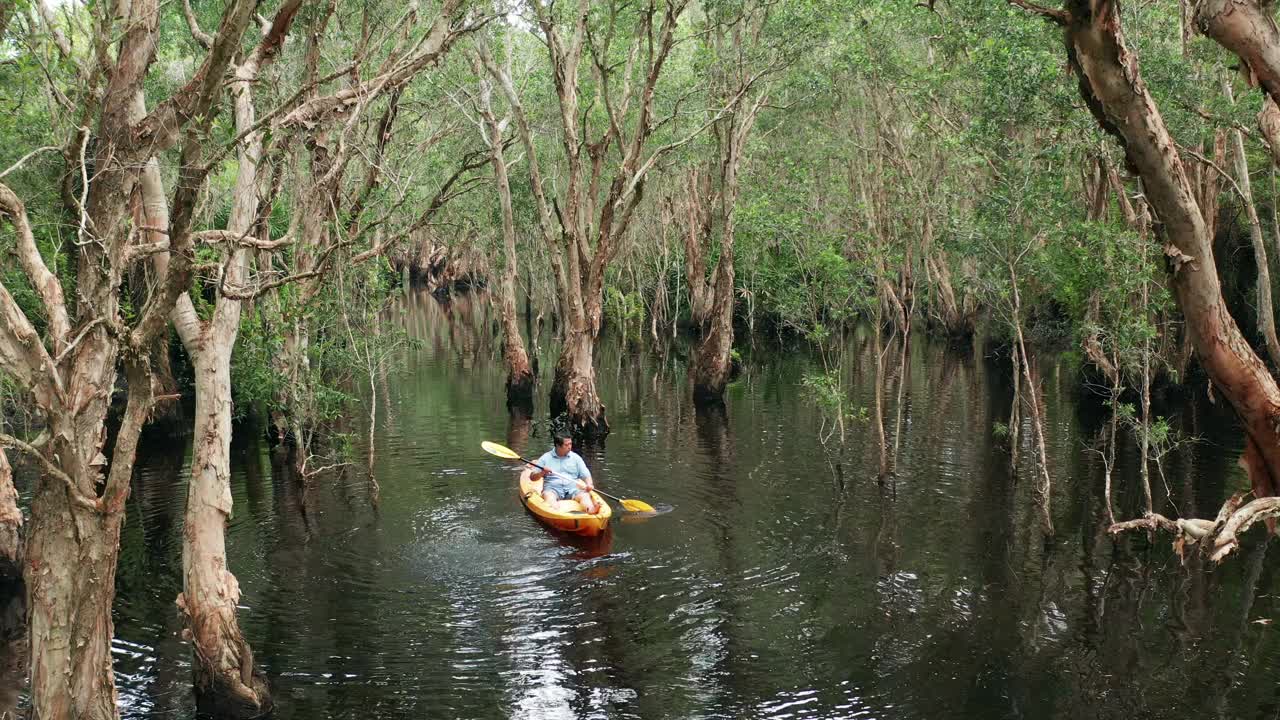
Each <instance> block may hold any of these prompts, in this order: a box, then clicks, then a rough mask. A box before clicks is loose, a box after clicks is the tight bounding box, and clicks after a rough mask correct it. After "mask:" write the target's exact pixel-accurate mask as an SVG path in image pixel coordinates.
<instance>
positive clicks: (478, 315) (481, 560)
mask: <svg viewBox="0 0 1280 720" xmlns="http://www.w3.org/2000/svg"><path fill="white" fill-rule="evenodd" d="M485 313H486V308H485V307H484V303H483V301H482V300H481V299H479V298H469V297H463V298H459V299H456V300H455V301H454V302H452V303H450V304H448V305H441V304H440V303H439V302H437V301H436V300H435V299H433V298H431V297H430V296H426V295H413V296H411V297H408V298H406V299H405V301H404V302H403V304H402V305H401V306H399V307H397V308H396V315H397V316H398V317H402V318H403V322H404V324H405V327H406V328H408V331H409V333H410V335H411V336H412V337H414V338H415V339H416V341H417V342H415V343H414V344H413V345H412V346H411V347H409V348H408V349H406V351H405V358H404V363H403V366H402V367H401V368H398V369H395V370H393V371H391V372H390V373H388V375H387V376H386V377H385V378H383V379H380V380H379V381H378V382H377V383H375V384H376V386H377V391H376V394H377V396H378V398H377V399H378V403H379V410H378V418H379V426H378V429H377V432H376V441H375V448H374V449H375V451H376V455H375V457H376V460H375V462H374V465H373V471H374V479H375V480H376V490H375V486H374V484H373V483H371V482H370V478H369V476H368V474H367V472H366V469H365V467H364V464H363V462H362V461H361V456H363V455H364V453H365V451H366V448H365V447H364V446H363V445H362V443H361V442H360V440H359V439H360V438H363V437H364V434H365V432H366V429H367V425H366V424H365V423H366V422H367V420H365V418H366V417H367V414H368V409H367V403H368V401H369V399H370V398H369V396H368V393H366V394H365V397H364V398H363V400H364V402H365V403H366V405H364V406H358V407H355V408H353V409H352V413H351V415H352V419H351V427H352V432H353V436H354V437H355V438H357V440H356V448H357V453H356V454H357V457H356V458H355V461H354V464H353V465H352V466H351V467H349V468H347V469H346V470H345V471H343V472H341V473H332V474H325V475H322V476H319V477H317V478H315V479H314V480H313V481H312V483H311V484H310V485H307V486H305V487H303V486H300V485H299V484H298V483H296V482H295V481H294V480H293V479H292V478H290V477H289V476H288V475H287V474H286V473H285V472H284V471H283V468H282V467H281V466H280V464H279V463H280V461H279V460H276V459H273V457H272V453H271V451H270V450H269V448H268V447H267V446H266V444H265V443H263V442H260V441H259V440H258V438H257V435H258V433H255V432H252V431H245V432H240V433H239V434H238V435H237V439H236V442H235V445H234V453H233V454H234V457H235V466H234V468H233V476H232V491H233V495H234V500H235V518H234V520H233V522H232V524H231V526H230V528H229V530H228V535H229V538H228V548H229V552H230V561H231V564H232V570H233V571H234V572H235V574H236V575H237V577H238V578H239V581H240V584H241V588H242V590H243V599H242V611H241V621H242V623H243V627H244V629H245V631H246V634H247V636H248V637H249V638H250V640H251V642H252V643H253V646H254V649H255V651H256V653H257V657H258V660H259V662H260V663H261V664H262V665H263V666H264V667H265V668H266V670H267V671H268V673H269V675H270V678H271V682H272V684H273V686H274V688H275V692H276V698H277V708H278V709H277V711H276V713H275V717H277V718H288V719H290V720H292V719H295V718H296V719H302V718H307V719H312V718H357V717H359V718H371V717H377V718H506V717H520V718H855V717H858V718H861V717H866V718H941V717H945V718H975V719H976V718H983V719H987V718H1024V717H1025V718H1078V717H1094V718H1126V719H1129V718H1137V717H1142V718H1175V717H1176V718H1185V717H1188V716H1196V715H1199V714H1200V713H1211V714H1212V716H1213V717H1232V718H1261V717H1268V718H1270V717H1274V716H1275V715H1276V713H1277V712H1280V686H1278V685H1277V684H1276V683H1275V680H1274V678H1275V676H1276V674H1277V672H1280V648H1278V647H1277V642H1276V638H1277V634H1278V633H1280V627H1277V625H1280V623H1277V624H1276V625H1273V624H1268V622H1265V621H1268V620H1269V619H1270V618H1271V617H1272V616H1273V615H1274V614H1275V611H1276V605H1275V597H1276V595H1277V593H1280V578H1278V577H1277V573H1276V572H1275V570H1276V567H1277V564H1278V563H1280V552H1275V551H1273V552H1271V553H1267V549H1266V545H1265V544H1264V543H1262V542H1261V538H1262V535H1261V533H1258V532H1255V533H1252V534H1251V535H1250V536H1249V538H1248V541H1247V542H1246V543H1245V550H1244V553H1243V554H1242V555H1241V556H1239V557H1236V558H1234V559H1233V560H1231V561H1230V562H1228V563H1227V564H1226V565H1225V566H1223V567H1222V568H1219V569H1216V570H1213V571H1211V572H1205V571H1202V570H1199V569H1194V568H1192V569H1183V568H1181V567H1180V565H1179V560H1178V558H1177V556H1176V555H1174V554H1173V552H1172V551H1171V549H1170V547H1169V543H1168V539H1167V538H1165V537H1156V538H1154V540H1152V541H1149V540H1148V539H1147V537H1146V536H1145V535H1133V536H1130V537H1126V538H1124V539H1122V540H1121V541H1119V542H1117V543H1113V542H1112V540H1111V539H1109V538H1107V537H1106V536H1105V534H1104V532H1103V526H1102V525H1101V516H1102V496H1101V488H1102V463H1101V462H1100V460H1099V458H1098V456H1097V455H1096V454H1095V453H1092V452H1090V451H1089V450H1088V448H1089V447H1090V446H1091V445H1092V444H1093V443H1094V442H1095V441H1096V433H1097V431H1098V429H1099V427H1100V423H1101V421H1102V419H1101V417H1099V413H1100V411H1099V410H1098V409H1097V408H1096V407H1095V406H1094V405H1093V404H1092V403H1085V402H1081V401H1080V399H1079V398H1078V395H1077V391H1076V390H1075V388H1076V387H1077V386H1078V382H1077V380H1076V378H1074V377H1073V376H1072V375H1070V374H1069V373H1068V371H1066V370H1065V369H1063V367H1060V366H1058V365H1056V364H1055V363H1054V362H1053V361H1050V360H1046V361H1045V362H1044V367H1043V374H1044V381H1045V390H1046V393H1045V394H1046V406H1047V408H1046V409H1047V420H1048V428H1047V433H1048V439H1049V449H1048V451H1049V456H1050V462H1051V465H1052V467H1051V474H1052V476H1053V479H1054V490H1053V497H1052V500H1053V518H1054V522H1055V524H1056V526H1057V530H1058V536H1057V538H1056V539H1055V540H1054V541H1053V542H1052V543H1049V544H1047V545H1046V544H1045V543H1044V542H1043V541H1042V540H1041V537H1040V532H1039V526H1038V522H1037V516H1036V512H1035V509H1034V507H1033V505H1032V500H1031V495H1030V488H1031V486H1032V482H1031V476H1030V475H1029V474H1027V473H1026V471H1024V476H1023V477H1021V478H1015V477H1011V476H1010V474H1009V472H1008V470H1007V455H1006V454H1005V453H1004V452H1003V451H1002V450H1001V449H1000V447H999V445H998V443H997V441H996V439H995V438H994V437H993V433H992V427H993V424H994V423H996V422H998V421H1003V420H1004V419H1005V418H1006V416H1007V408H1008V402H1009V397H1008V389H1007V386H1008V383H1007V381H1006V376H1007V367H1005V366H1002V365H1001V364H1000V363H999V362H998V361H994V360H992V359H991V358H989V357H986V354H985V353H983V351H982V349H981V348H979V352H978V353H977V354H976V355H975V353H974V352H972V351H971V350H967V351H954V350H949V349H947V348H945V347H943V346H941V345H937V344H932V343H930V342H928V341H926V340H925V339H924V338H923V337H920V338H917V339H916V340H915V341H914V342H913V343H912V345H911V347H910V352H909V355H908V358H907V362H906V363H905V372H899V370H898V364H897V361H896V360H893V361H891V362H889V363H888V365H889V366H890V368H891V369H892V371H893V374H894V377H893V378H891V383H890V388H891V390H892V392H891V393H890V395H891V397H890V402H889V405H888V412H889V414H888V424H889V431H890V438H891V441H892V440H893V439H894V438H895V433H894V430H895V427H896V425H897V424H898V423H897V404H896V397H897V389H898V384H897V383H899V382H901V383H902V397H903V402H902V405H901V409H902V412H901V417H902V420H901V423H900V425H901V431H900V433H899V434H897V435H896V437H897V439H898V442H899V451H898V460H897V472H896V475H895V477H894V478H893V480H892V481H891V482H889V483H886V484H884V485H881V484H879V483H877V482H876V468H877V462H878V457H879V456H878V450H877V447H876V445H875V440H874V437H875V435H874V433H873V432H872V429H871V426H870V425H869V424H867V423H865V422H855V423H853V424H851V425H850V426H849V430H848V435H847V438H846V443H845V447H844V449H843V450H839V449H837V448H835V447H824V446H823V445H822V444H821V443H820V442H818V440H817V437H818V433H819V429H820V427H821V426H822V420H821V417H820V415H819V414H818V412H817V411H816V409H815V408H814V404H813V402H812V401H810V400H809V399H807V398H806V397H805V396H804V394H803V391H802V387H801V379H802V376H803V374H804V373H805V372H807V371H810V370H812V369H814V367H815V363H816V361H815V359H814V358H813V357H811V355H810V354H809V353H808V352H807V351H805V350H803V349H799V348H796V349H792V350H785V351H784V350H778V349H776V348H774V349H769V348H767V347H764V346H763V345H764V344H763V343H762V344H761V346H760V347H757V348H755V349H747V351H746V352H745V353H744V354H745V356H746V363H745V371H744V373H743V375H742V377H741V378H740V379H739V380H738V381H737V382H736V383H735V384H734V385H733V386H732V387H731V389H730V392H729V397H728V411H727V413H726V414H724V415H706V414H699V413H697V412H695V410H694V408H693V406H692V404H691V402H690V400H689V391H688V386H687V384H686V381H685V376H684V361H683V360H682V359H681V356H680V352H681V351H680V350H679V349H678V348H673V349H671V350H669V351H667V352H666V353H665V354H662V353H657V352H654V351H652V350H650V349H649V348H648V347H643V348H636V347H628V346H627V345H625V344H623V343H621V342H606V344H605V347H604V348H603V349H602V351H601V353H600V357H599V358H598V366H599V380H600V392H601V395H602V397H603V399H604V402H605V403H606V405H607V407H608V414H609V419H610V421H611V423H612V426H613V433H612V434H611V435H610V436H609V437H608V439H607V441H606V442H605V443H604V444H602V445H599V446H588V447H585V448H580V452H582V453H583V455H584V457H585V458H586V460H587V463H588V465H589V466H590V467H591V469H592V471H593V472H594V474H595V477H596V478H597V482H598V483H599V485H600V486H601V487H602V488H603V489H605V490H607V491H609V492H612V493H614V494H617V495H620V496H625V497H634V498H640V499H644V500H646V501H649V502H651V503H655V504H658V503H662V504H667V505H670V506H672V508H673V510H672V511H671V512H670V513H667V514H664V515H661V516H659V517H655V518H652V519H649V520H647V521H641V522H624V521H615V523H614V525H613V527H612V529H611V532H610V533H609V534H607V535H606V536H605V537H604V538H602V539H601V540H600V541H597V542H582V541H571V540H568V539H565V538H562V537H558V536H556V535H553V534H552V533H551V532H549V531H548V530H547V529H545V528H544V527H543V526H541V525H540V524H539V523H538V522H537V521H536V520H535V519H534V518H533V517H531V516H530V515H528V514H526V513H525V512H524V511H523V509H522V508H521V506H520V504H519V502H518V500H517V498H516V493H515V474H514V471H513V468H512V467H511V466H510V465H509V464H508V463H504V462H503V461H500V460H498V459H496V458H494V457H491V456H488V455H486V454H485V453H483V452H482V451H481V450H480V442H481V441H482V440H485V439H491V440H495V441H498V442H501V443H504V444H509V445H512V446H513V447H515V448H516V449H517V450H521V451H524V450H527V451H528V453H530V454H534V453H540V452H542V451H543V450H545V449H546V447H547V446H548V444H549V439H548V428H547V423H546V422H545V420H544V416H545V388H544V389H543V391H540V398H539V402H540V405H539V407H538V408H537V410H536V412H535V414H534V418H533V420H532V421H528V420H527V419H521V418H512V417H510V416H509V415H508V413H507V411H506V408H505V406H504V394H503V374H502V369H501V363H500V359H499V358H498V356H497V354H496V353H497V350H496V345H495V343H494V342H493V341H492V332H493V326H492V324H491V322H490V321H489V320H488V319H487V317H486V315H485ZM546 345H547V343H546V341H544V347H543V350H544V354H543V357H542V367H543V368H544V374H545V373H546V372H548V371H549V369H550V367H551V364H552V360H553V358H552V356H551V355H550V354H549V353H550V352H551V351H552V350H553V349H554V348H550V347H546ZM871 352H872V348H871V347H870V346H869V344H868V343H867V341H866V339H865V338H863V337H854V338H851V339H850V341H849V344H848V352H847V354H846V358H845V362H844V366H845V379H846V382H847V383H848V384H849V387H850V390H849V392H850V397H851V399H852V401H853V404H854V405H855V406H856V407H865V408H868V409H869V408H871V406H872V402H873V401H872V397H873V396H872V392H873V391H872V387H873V385H872V382H873V372H874V370H873V369H874V364H873V362H872V360H871V355H870V353H871ZM894 352H896V350H891V351H890V355H891V356H892V354H893V353H894ZM1173 424H1174V425H1175V426H1176V427H1177V428H1179V429H1180V430H1181V431H1182V432H1185V433H1187V434H1195V435H1197V436H1199V437H1200V441H1199V442H1197V443H1195V444H1193V445H1189V446H1187V447H1186V448H1185V449H1179V450H1176V451H1175V452H1173V453H1171V454H1170V455H1169V456H1167V457H1166V458H1165V459H1164V471H1165V473H1164V477H1163V478H1161V477H1159V476H1157V477H1156V478H1155V479H1154V481H1153V484H1154V485H1155V488H1154V489H1155V491H1156V495H1157V502H1158V503H1159V504H1160V505H1161V506H1162V507H1166V509H1167V508H1168V506H1167V505H1164V503H1165V502H1166V499H1168V500H1169V501H1171V502H1173V503H1174V504H1175V505H1176V506H1177V507H1178V508H1180V509H1181V510H1182V511H1183V512H1186V513H1188V514H1197V515H1206V514H1208V515H1209V516H1212V515H1213V513H1214V512H1215V511H1216V508H1217V506H1218V504H1220V502H1221V500H1222V498H1223V497H1224V496H1225V494H1226V493H1229V492H1230V491H1231V490H1233V489H1235V488H1238V487H1241V486H1242V485H1243V484H1244V482H1245V481H1244V478H1243V475H1242V472H1241V471H1240V469H1239V468H1238V467H1236V465H1235V456H1236V452H1237V446H1238V440H1237V439H1236V438H1235V437H1234V435H1233V434H1232V431H1231V423H1230V419H1229V418H1228V417H1227V416H1226V415H1225V414H1224V413H1223V411H1222V410H1221V409H1220V408H1217V407H1213V406H1210V405H1208V404H1206V403H1202V402H1199V401H1197V402H1195V403H1190V402H1187V403H1186V404H1185V405H1184V406H1183V407H1182V409H1181V410H1180V411H1179V413H1178V414H1177V416H1176V417H1175V418H1174V423H1173ZM242 430H243V428H242ZM189 452H190V450H189V447H188V448H185V449H184V448H183V447H182V445H181V444H175V443H173V442H172V441H166V442H153V443H151V444H150V445H149V446H148V447H146V448H144V450H143V452H142V453H141V457H140V468H139V471H138V473H137V477H136V479H135V484H134V488H133V494H132V497H131V499H130V503H129V508H128V513H129V516H128V522H127V525H126V528H125V535H124V540H123V543H124V546H123V551H122V556H121V563H120V570H119V575H118V585H119V588H118V589H119V597H118V601H117V605H116V632H117V635H118V638H117V641H116V644H115V649H116V658H117V662H116V667H117V670H118V672H119V675H118V682H119V685H120V693H121V699H122V702H123V703H125V704H126V706H127V711H126V714H127V716H128V717H132V718H144V717H145V718H168V717H175V718H183V717H190V716H191V715H192V713H193V702H192V699H191V693H190V689H189V682H190V660H189V648H188V647H187V645H186V644H185V643H184V642H183V641H182V640H181V637H180V623H179V619H178V615H177V611H176V609H175V607H174V597H175V596H176V595H177V593H178V592H179V590H180V585H181V537H182V535H181V533H182V512H183V503H184V498H185V481H186V467H185V463H186V461H187V459H188V458H189ZM1133 455H1134V451H1133V448H1132V443H1130V444H1129V447H1128V449H1127V452H1126V453H1124V456H1125V457H1124V458H1123V459H1122V464H1121V467H1120V468H1119V470H1118V480H1117V482H1119V483H1120V485H1121V492H1119V493H1118V497H1117V504H1116V506H1117V515H1119V516H1121V517H1129V516H1131V515H1132V514H1133V513H1134V511H1135V508H1136V507H1137V503H1138V491H1137V487H1136V470H1135V468H1134V464H1135V463H1134V457H1133ZM624 520H625V518H624ZM1268 554H1269V555H1270V557H1268Z"/></svg>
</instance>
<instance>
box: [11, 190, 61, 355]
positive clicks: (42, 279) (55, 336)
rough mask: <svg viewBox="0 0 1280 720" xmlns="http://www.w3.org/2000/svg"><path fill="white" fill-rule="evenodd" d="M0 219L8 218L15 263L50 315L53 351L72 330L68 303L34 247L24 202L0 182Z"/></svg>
mask: <svg viewBox="0 0 1280 720" xmlns="http://www.w3.org/2000/svg"><path fill="white" fill-rule="evenodd" d="M0 219H8V220H9V222H10V223H12V224H13V229H14V232H15V233H16V234H17V240H18V243H17V252H18V263H19V264H20V265H22V270H23V272H24V273H26V275H27V277H28V278H29V279H30V280H31V285H32V286H33V287H35V289H36V291H37V292H39V293H40V300H41V301H42V302H43V303H44V306H45V312H46V313H48V317H49V337H50V339H51V340H52V341H53V348H54V351H55V352H56V351H57V350H58V347H59V345H60V344H61V343H62V342H64V341H65V340H66V337H67V335H68V334H69V333H70V330H71V322H70V320H69V319H68V315H67V305H66V302H65V301H64V300H63V296H62V283H60V282H58V278H57V276H55V275H54V274H53V273H51V272H49V268H48V267H47V266H46V265H45V264H44V258H42V257H41V256H40V249H39V248H37V247H36V241H35V237H34V236H33V235H32V233H31V223H30V221H29V220H28V219H27V208H26V206H25V205H24V204H23V203H22V200H20V199H19V198H18V196H17V194H16V193H14V192H13V190H10V189H9V187H8V186H7V185H4V184H0Z"/></svg>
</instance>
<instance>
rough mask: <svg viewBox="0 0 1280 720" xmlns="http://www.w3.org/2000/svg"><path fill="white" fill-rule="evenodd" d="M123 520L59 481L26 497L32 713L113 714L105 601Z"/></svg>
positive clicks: (93, 719)
mask: <svg viewBox="0 0 1280 720" xmlns="http://www.w3.org/2000/svg"><path fill="white" fill-rule="evenodd" d="M122 520H123V514H112V515H103V514H101V513H98V512H96V511H94V510H91V509H87V508H83V507H76V506H73V504H72V503H71V502H70V501H69V499H68V497H67V492H66V488H65V487H64V486H62V485H60V484H58V483H53V482H44V483H40V484H39V486H38V488H37V490H36V494H35V496H34V497H33V498H32V501H31V537H30V540H29V541H28V543H27V568H28V570H27V573H26V581H27V593H28V597H29V598H30V601H29V607H28V611H27V612H28V616H27V619H28V623H29V632H30V634H31V642H32V649H31V695H32V700H33V710H34V717H37V718H42V719H44V718H58V719H65V720H73V719H74V720H82V719H86V720H111V719H114V718H116V717H118V715H117V709H116V705H117V702H118V698H117V696H116V690H115V681H114V679H113V674H112V668H111V638H112V637H113V635H114V629H113V624H112V621H111V601H112V598H113V597H114V595H115V571H116V560H117V558H118V556H119V547H120V522H121V521H122ZM72 648H74V649H75V650H74V651H72Z"/></svg>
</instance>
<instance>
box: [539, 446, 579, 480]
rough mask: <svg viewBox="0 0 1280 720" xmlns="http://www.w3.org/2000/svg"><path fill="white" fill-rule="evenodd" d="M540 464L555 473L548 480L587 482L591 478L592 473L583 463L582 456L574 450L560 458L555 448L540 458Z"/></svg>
mask: <svg viewBox="0 0 1280 720" xmlns="http://www.w3.org/2000/svg"><path fill="white" fill-rule="evenodd" d="M538 464H539V465H541V466H542V467H544V468H547V469H548V470H550V471H551V472H552V473H554V474H553V475H548V476H547V479H548V480H550V479H552V478H557V477H558V478H561V479H563V480H585V479H587V478H589V477H591V471H590V470H588V469H587V464H586V463H585V462H583V461H582V456H581V455H579V454H578V453H576V452H574V451H572V450H570V451H569V452H568V453H567V454H566V455H565V456H564V457H560V456H559V455H557V454H556V451H555V448H552V449H550V450H548V451H547V452H546V453H544V454H543V456H542V457H540V458H538Z"/></svg>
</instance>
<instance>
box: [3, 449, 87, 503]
mask: <svg viewBox="0 0 1280 720" xmlns="http://www.w3.org/2000/svg"><path fill="white" fill-rule="evenodd" d="M0 446H3V447H12V448H17V449H19V450H21V451H22V452H24V453H26V454H27V455H28V456H29V457H31V458H33V459H34V460H35V461H36V462H37V463H39V464H40V467H41V468H42V469H43V470H44V471H45V472H46V473H48V474H49V475H51V476H53V477H54V478H55V479H57V480H60V481H62V483H63V484H64V485H66V486H67V495H68V497H70V498H71V501H72V502H74V503H75V504H77V505H79V506H80V507H84V508H89V509H90V510H100V509H101V508H100V507H99V505H98V503H97V502H95V501H94V500H92V499H90V498H88V497H85V495H84V493H81V492H80V488H78V487H76V483H75V481H74V480H72V479H71V476H70V475H67V474H66V473H65V472H63V471H62V469H61V468H59V467H58V466H57V465H54V464H53V462H52V461H51V460H49V458H47V457H45V456H44V453H42V452H40V450H39V448H37V447H35V446H34V445H31V444H30V443H26V442H23V441H22V440H19V439H18V438H16V437H14V436H12V435H6V434H5V433H2V432H0Z"/></svg>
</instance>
